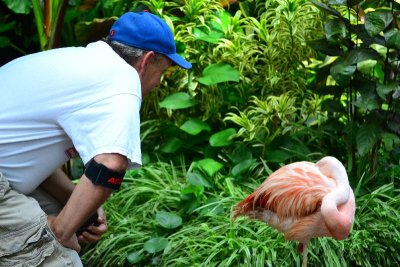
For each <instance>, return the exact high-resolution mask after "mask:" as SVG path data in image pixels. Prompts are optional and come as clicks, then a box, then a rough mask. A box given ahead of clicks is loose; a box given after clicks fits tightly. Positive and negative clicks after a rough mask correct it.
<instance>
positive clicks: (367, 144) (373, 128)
mask: <svg viewBox="0 0 400 267" xmlns="http://www.w3.org/2000/svg"><path fill="white" fill-rule="evenodd" d="M379 137H380V128H379V125H377V124H373V123H365V124H363V125H361V127H360V129H358V131H357V138H356V142H357V151H358V154H359V155H360V156H364V155H365V154H367V153H368V151H370V150H371V149H372V147H373V146H374V144H375V143H376V142H378V141H379Z"/></svg>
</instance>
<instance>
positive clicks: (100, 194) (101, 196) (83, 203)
mask: <svg viewBox="0 0 400 267" xmlns="http://www.w3.org/2000/svg"><path fill="white" fill-rule="evenodd" d="M94 160H95V161H96V162H97V163H101V164H103V165H104V166H106V167H107V168H109V169H111V170H114V171H117V172H120V171H124V170H126V168H127V167H128V161H127V159H126V157H124V156H122V155H119V154H101V155H98V156H96V157H94ZM112 192H113V190H111V189H108V188H106V187H103V186H99V185H95V184H93V183H92V181H91V180H89V179H88V178H87V177H86V176H85V175H82V177H81V179H80V181H79V183H78V185H77V186H76V187H75V189H74V190H73V192H72V194H71V197H70V198H69V200H68V201H67V203H66V205H65V206H64V208H63V209H62V211H61V212H60V214H59V215H58V216H57V217H56V218H55V219H52V220H49V224H50V227H51V229H52V230H53V232H54V234H55V235H56V237H57V239H58V241H59V242H60V243H61V244H63V245H64V246H66V247H70V248H72V249H75V250H77V251H79V249H80V247H79V244H78V242H77V240H76V236H75V232H76V230H77V229H78V228H79V227H80V226H81V225H82V224H83V223H84V222H85V221H86V220H87V219H88V218H89V217H90V216H91V215H92V214H93V213H94V212H95V211H96V210H97V209H98V208H99V207H100V206H101V205H102V204H103V203H104V202H105V201H106V200H107V198H108V197H109V196H110V195H111V193H112Z"/></svg>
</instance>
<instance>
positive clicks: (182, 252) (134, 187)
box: [83, 163, 400, 267]
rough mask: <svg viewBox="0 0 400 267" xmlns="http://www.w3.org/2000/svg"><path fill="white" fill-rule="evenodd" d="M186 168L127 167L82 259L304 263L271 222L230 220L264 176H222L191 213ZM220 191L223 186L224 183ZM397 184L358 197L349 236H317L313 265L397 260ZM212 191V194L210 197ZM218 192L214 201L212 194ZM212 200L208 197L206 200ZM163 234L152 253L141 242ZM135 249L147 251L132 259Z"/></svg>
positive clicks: (94, 262)
mask: <svg viewBox="0 0 400 267" xmlns="http://www.w3.org/2000/svg"><path fill="white" fill-rule="evenodd" d="M185 174H186V171H185V170H184V169H182V170H180V169H178V168H175V167H174V166H172V165H168V164H164V163H159V164H152V165H150V166H148V167H144V168H142V169H141V170H140V171H138V172H130V173H129V175H128V177H127V178H126V179H125V182H124V186H123V187H122V189H121V190H120V192H118V193H117V194H115V195H114V196H113V197H112V198H111V199H110V200H109V201H108V202H107V204H106V205H105V209H106V212H107V216H108V222H109V231H108V232H107V233H106V234H105V236H104V237H103V238H102V240H101V241H100V242H99V243H98V244H97V246H95V247H87V248H85V250H84V255H83V260H84V264H85V266H207V267H208V266H218V267H223V266H254V267H256V266H257V267H258V266H260V267H263V266H300V265H301V259H302V258H301V255H298V254H297V253H296V247H297V244H295V243H294V242H286V241H285V240H284V238H283V235H282V234H280V233H279V232H277V231H275V230H274V229H272V228H270V227H268V226H267V225H266V224H264V223H262V222H258V221H252V220H249V219H247V218H243V217H240V218H238V219H237V220H236V221H234V222H233V221H232V220H231V210H232V207H233V206H234V205H235V204H236V203H237V202H238V201H239V200H240V199H241V198H243V197H244V196H245V195H247V194H248V193H250V192H251V190H252V188H249V187H253V188H255V187H256V186H257V185H258V184H259V183H260V182H261V181H262V179H260V180H257V181H253V182H251V183H250V184H251V186H249V184H247V185H246V186H243V187H239V186H238V185H236V184H235V183H233V180H231V179H230V178H224V179H222V180H223V182H222V184H223V185H224V189H225V190H223V191H222V192H217V191H213V190H212V189H211V190H208V191H206V192H205V193H204V196H203V198H202V200H201V203H200V206H199V207H198V208H197V209H196V210H195V211H194V212H193V213H191V214H186V213H185V212H183V211H182V209H181V190H182V189H183V188H185V186H186V181H185ZM219 191H221V190H219ZM399 195H400V194H399V190H398V189H395V188H394V185H393V184H387V185H385V186H383V187H380V188H378V189H376V190H375V191H373V192H372V193H369V194H366V195H363V196H361V197H357V200H356V201H357V210H356V220H355V223H354V226H353V231H352V233H351V236H350V238H349V239H347V240H344V241H336V240H333V239H331V238H319V239H313V240H312V241H311V244H310V245H309V266H326V267H328V266H329V267H334V266H399V264H400V254H399V251H398V248H400V238H399V237H400V235H399V230H398V229H399V226H400V196H399ZM210 199H213V200H214V201H213V202H210V201H207V200H210ZM215 200H217V201H215ZM207 203H208V204H207ZM157 211H169V212H175V213H176V214H179V215H180V216H181V217H182V218H183V224H182V225H181V226H180V227H178V228H176V229H170V230H168V229H163V228H162V227H161V226H160V225H159V224H158V223H157V221H156V220H155V214H156V212H157ZM156 236H164V237H166V238H167V240H168V245H167V247H166V248H165V249H164V250H162V251H160V252H157V253H148V252H146V251H145V250H144V249H143V246H144V243H145V242H146V241H148V240H149V239H150V238H152V237H156ZM131 252H140V253H141V254H142V255H143V259H142V260H141V261H140V262H139V263H137V264H135V265H133V264H129V262H128V261H127V256H128V255H129V253H131Z"/></svg>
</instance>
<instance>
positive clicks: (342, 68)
mask: <svg viewBox="0 0 400 267" xmlns="http://www.w3.org/2000/svg"><path fill="white" fill-rule="evenodd" d="M330 71H331V75H332V77H333V79H335V81H336V82H337V83H339V84H340V85H348V84H349V82H350V80H351V76H352V75H353V74H354V72H355V71H356V66H354V65H348V64H345V63H344V62H338V63H335V64H334V65H333V66H332V67H331V69H330Z"/></svg>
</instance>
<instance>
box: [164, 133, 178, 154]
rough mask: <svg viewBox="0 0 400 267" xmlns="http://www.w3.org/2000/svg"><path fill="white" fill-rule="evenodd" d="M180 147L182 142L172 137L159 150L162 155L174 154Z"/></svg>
mask: <svg viewBox="0 0 400 267" xmlns="http://www.w3.org/2000/svg"><path fill="white" fill-rule="evenodd" d="M182 146H183V141H182V140H180V139H178V138H176V137H173V138H171V139H169V140H168V141H167V142H166V143H165V144H163V145H162V147H161V148H160V150H161V151H162V152H164V153H174V152H176V151H177V150H178V149H179V148H181V147H182Z"/></svg>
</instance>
